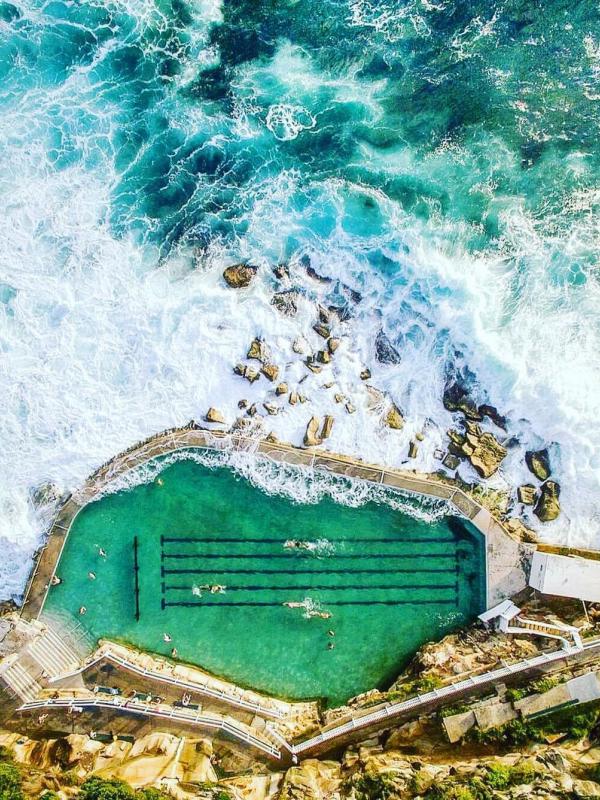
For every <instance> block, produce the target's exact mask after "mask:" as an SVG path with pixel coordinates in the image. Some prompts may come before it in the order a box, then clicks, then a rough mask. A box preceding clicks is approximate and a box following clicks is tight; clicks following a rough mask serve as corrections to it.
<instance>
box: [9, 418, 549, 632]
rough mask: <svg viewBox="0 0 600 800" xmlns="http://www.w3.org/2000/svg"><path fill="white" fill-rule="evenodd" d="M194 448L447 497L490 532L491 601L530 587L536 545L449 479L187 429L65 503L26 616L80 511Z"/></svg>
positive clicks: (159, 440) (128, 456)
mask: <svg viewBox="0 0 600 800" xmlns="http://www.w3.org/2000/svg"><path fill="white" fill-rule="evenodd" d="M192 448H210V449H221V450H222V449H227V448H231V449H234V450H245V451H248V452H255V453H257V454H260V455H261V456H263V457H266V458H268V459H270V460H272V461H277V462H281V463H286V464H292V465H297V466H305V467H310V468H314V469H321V470H328V471H330V472H332V473H335V474H336V475H344V476H347V477H349V478H353V479H359V480H365V481H369V482H371V483H376V484H380V485H383V486H387V487H390V488H392V489H398V490H400V491H402V492H408V493H410V494H415V495H421V496H425V497H431V498H434V499H439V500H445V501H446V502H448V503H450V504H451V505H452V506H453V507H454V508H455V509H456V511H458V513H459V514H461V515H462V516H463V517H465V518H466V519H468V520H469V521H470V522H471V524H473V525H474V526H475V527H476V528H477V530H479V531H480V532H481V533H482V534H483V535H484V536H485V540H486V588H487V605H488V606H492V605H495V604H496V603H497V602H499V601H500V600H502V599H504V598H505V597H508V596H511V595H514V594H516V593H517V592H519V591H520V590H521V589H523V588H525V586H526V585H527V579H526V571H525V567H524V564H525V562H526V561H527V560H528V558H529V557H530V554H531V552H532V549H533V548H532V546H531V545H526V544H523V543H521V542H518V541H516V540H515V539H513V538H512V537H511V536H510V534H509V533H508V531H506V529H505V528H504V527H503V526H502V525H501V523H500V522H498V521H497V520H496V519H494V517H493V516H492V515H491V514H490V512H489V511H488V510H487V509H485V508H484V507H483V506H481V505H480V504H478V503H477V502H476V501H475V500H473V498H472V497H469V496H468V495H467V494H466V493H465V492H464V491H463V490H462V489H459V488H457V487H456V486H455V485H453V484H452V483H451V482H448V483H446V482H444V481H443V480H441V479H438V478H436V477H435V476H431V475H420V474H416V473H411V472H404V471H402V470H396V469H385V468H383V467H381V466H377V465H374V464H366V463H363V462H361V461H358V460H357V459H355V458H351V457H349V456H344V455H339V454H336V453H328V452H322V451H318V450H315V449H301V448H297V447H293V446H292V445H290V444H285V443H272V442H267V441H266V440H264V439H261V440H256V439H250V438H247V437H244V436H238V435H234V434H227V433H221V432H219V431H207V430H204V429H202V428H197V427H187V428H176V429H173V430H170V431H165V432H163V433H160V434H157V435H156V436H153V437H152V438H150V439H148V440H146V441H145V442H141V443H140V444H137V445H136V446H135V447H132V448H131V449H130V450H127V451H126V452H124V453H121V454H119V455H117V456H115V457H114V458H113V459H111V460H110V461H109V462H108V463H107V464H104V465H103V466H102V467H100V469H98V470H97V471H96V472H95V473H94V474H93V475H91V476H90V477H89V478H88V480H87V481H86V482H85V484H84V485H83V486H82V487H81V488H80V489H79V490H78V491H77V492H75V493H74V494H73V495H72V496H71V497H70V498H69V500H68V501H67V502H66V503H65V504H64V505H63V506H62V508H61V509H60V511H59V512H58V514H57V516H56V519H55V521H54V523H53V524H52V527H51V528H50V532H49V535H48V538H47V541H46V543H45V545H44V546H43V548H42V549H41V551H40V552H39V555H38V558H37V560H36V564H35V567H34V570H33V572H32V575H31V577H30V580H29V583H28V586H27V589H26V593H25V601H24V603H23V607H22V610H21V613H22V616H23V617H24V618H25V619H28V620H31V619H37V618H38V617H39V615H40V614H41V612H42V609H43V607H44V602H45V600H46V595H47V592H48V587H49V584H50V580H51V578H52V576H53V575H54V574H55V570H56V566H57V564H58V561H59V559H60V555H61V553H62V549H63V547H64V543H65V541H66V538H67V536H68V533H69V530H70V528H71V525H72V524H73V521H74V520H75V518H76V517H77V514H78V513H79V511H81V509H82V508H83V507H84V506H85V505H86V504H87V503H88V502H90V500H92V499H93V498H95V497H97V496H98V495H99V494H100V493H101V492H102V491H103V490H104V489H105V488H106V486H107V485H108V484H109V483H110V482H111V481H113V480H114V479H115V478H117V477H119V476H120V475H123V474H124V473H126V472H128V471H129V470H131V469H134V468H135V467H137V466H139V465H140V464H143V463H145V462H146V461H148V460H149V459H152V458H156V457H157V456H161V455H165V454H167V453H172V452H176V451H178V450H186V449H192Z"/></svg>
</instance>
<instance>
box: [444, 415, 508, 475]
mask: <svg viewBox="0 0 600 800" xmlns="http://www.w3.org/2000/svg"><path fill="white" fill-rule="evenodd" d="M448 436H449V437H450V441H451V445H450V449H451V451H452V452H453V453H454V455H457V456H460V457H461V458H467V459H469V461H470V462H471V464H472V465H473V467H474V468H475V469H476V470H477V472H478V473H479V475H481V477H482V478H489V477H490V476H491V475H493V474H494V473H495V472H496V471H497V469H498V467H499V466H500V464H501V463H502V461H503V460H504V458H505V457H506V452H507V451H506V448H505V447H503V446H502V445H501V444H500V442H499V441H498V440H497V439H496V437H495V436H494V434H493V433H489V432H488V431H486V432H485V433H484V432H483V431H482V430H481V427H480V426H479V425H477V423H475V422H471V421H469V420H466V421H465V430H464V433H459V432H458V431H448Z"/></svg>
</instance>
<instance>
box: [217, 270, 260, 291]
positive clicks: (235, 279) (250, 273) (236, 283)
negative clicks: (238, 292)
mask: <svg viewBox="0 0 600 800" xmlns="http://www.w3.org/2000/svg"><path fill="white" fill-rule="evenodd" d="M257 271H258V267H252V266H250V264H232V265H231V266H230V267H227V269H226V270H224V272H223V277H224V278H225V283H226V284H227V285H228V286H231V288H232V289H244V288H245V287H246V286H249V285H250V282H251V281H252V278H253V277H254V276H255V275H256V273H257Z"/></svg>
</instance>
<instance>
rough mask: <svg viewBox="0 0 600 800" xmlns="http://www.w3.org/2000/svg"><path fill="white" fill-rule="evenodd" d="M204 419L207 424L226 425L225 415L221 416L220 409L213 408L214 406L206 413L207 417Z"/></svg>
mask: <svg viewBox="0 0 600 800" xmlns="http://www.w3.org/2000/svg"><path fill="white" fill-rule="evenodd" d="M204 419H205V420H206V421H207V422H216V423H218V424H219V425H224V424H225V417H224V416H223V414H221V412H220V411H219V409H218V408H213V407H212V406H211V407H210V408H209V409H208V411H207V412H206V416H205V417H204Z"/></svg>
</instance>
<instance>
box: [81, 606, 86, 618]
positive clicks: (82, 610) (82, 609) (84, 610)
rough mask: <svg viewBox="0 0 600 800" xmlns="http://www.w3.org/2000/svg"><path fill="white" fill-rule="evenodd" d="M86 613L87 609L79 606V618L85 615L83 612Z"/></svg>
mask: <svg viewBox="0 0 600 800" xmlns="http://www.w3.org/2000/svg"><path fill="white" fill-rule="evenodd" d="M86 611H87V608H86V607H85V606H80V607H79V614H80V616H83V615H84V614H85V612H86Z"/></svg>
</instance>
